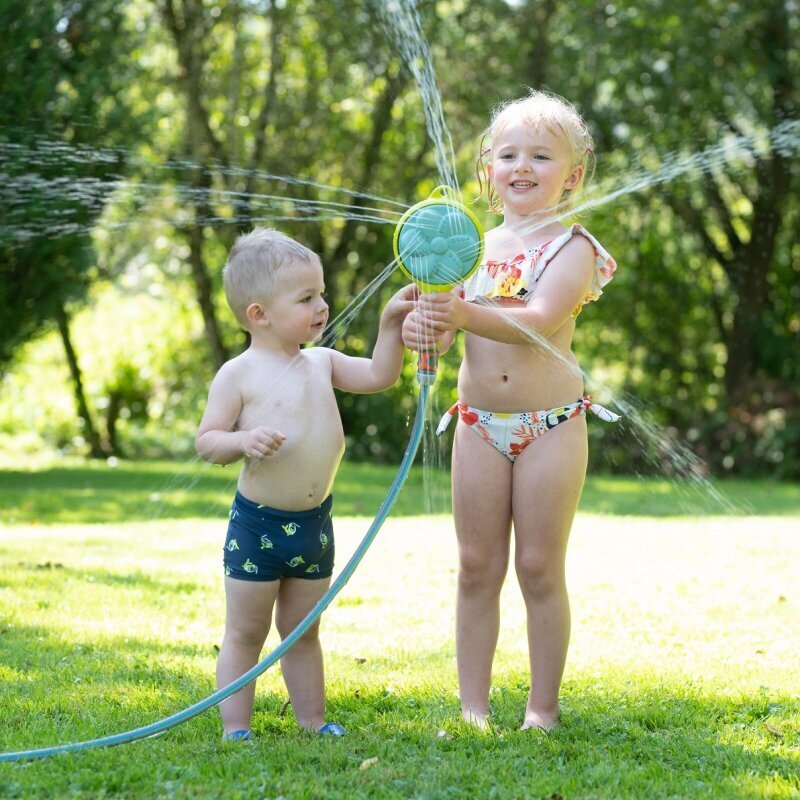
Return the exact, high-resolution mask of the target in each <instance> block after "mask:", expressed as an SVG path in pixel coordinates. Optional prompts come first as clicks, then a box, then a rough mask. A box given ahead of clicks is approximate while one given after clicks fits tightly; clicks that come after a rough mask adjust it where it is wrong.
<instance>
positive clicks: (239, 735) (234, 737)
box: [222, 730, 250, 742]
mask: <svg viewBox="0 0 800 800" xmlns="http://www.w3.org/2000/svg"><path fill="white" fill-rule="evenodd" d="M222 741H223V742H249V741H250V731H248V730H239V731H231V732H230V733H223V734H222Z"/></svg>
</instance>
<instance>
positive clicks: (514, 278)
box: [464, 224, 617, 319]
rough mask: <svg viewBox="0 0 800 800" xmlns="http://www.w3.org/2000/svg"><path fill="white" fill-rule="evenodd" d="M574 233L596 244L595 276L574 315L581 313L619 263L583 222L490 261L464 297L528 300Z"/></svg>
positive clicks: (468, 285)
mask: <svg viewBox="0 0 800 800" xmlns="http://www.w3.org/2000/svg"><path fill="white" fill-rule="evenodd" d="M575 234H580V235H581V236H585V237H586V238H587V239H588V240H589V241H590V242H591V243H592V246H593V247H594V277H593V278H592V285H591V286H590V287H589V291H588V292H587V294H586V296H585V297H584V298H583V300H582V301H581V302H580V304H579V305H578V306H577V307H576V308H575V309H574V310H573V311H572V314H571V316H572V318H573V319H575V317H577V316H578V314H580V313H581V309H582V308H583V306H584V305H585V304H586V303H589V302H591V301H592V300H597V298H598V297H600V295H601V294H603V287H604V286H605V285H606V284H607V283H608V282H609V281H610V280H611V278H612V277H613V276H614V270H616V268H617V264H616V262H615V261H614V259H613V258H612V257H611V256H610V255H609V253H608V251H606V250H605V248H604V247H603V246H602V245H601V244H600V242H598V241H597V239H595V238H594V236H592V234H591V233H589V231H587V230H586V228H584V227H583V226H582V225H578V224H575V225H573V226H572V227H571V228H569V230H567V231H565V232H564V233H563V234H562V235H561V236H558V237H556V238H555V239H551V240H550V241H549V242H545V243H544V244H540V245H537V246H536V247H532V248H531V249H530V250H528V251H527V252H525V253H520V254H519V255H517V256H514V257H513V258H510V259H506V260H505V261H487V262H486V263H484V264H481V265H480V267H478V269H477V271H476V272H475V273H474V275H472V277H470V278H469V279H468V280H467V281H466V282H465V283H464V298H465V299H466V300H468V301H474V300H475V299H476V298H478V297H486V298H490V299H491V298H495V297H502V298H505V299H507V300H512V301H515V302H518V303H527V302H528V300H530V299H531V297H532V296H533V291H534V289H535V288H536V282H537V281H538V280H539V278H541V277H542V273H543V272H544V271H545V269H546V268H547V265H548V264H549V263H550V262H551V261H552V260H553V258H554V257H555V255H556V254H557V253H558V252H559V250H561V248H562V247H563V246H564V245H565V244H566V243H567V242H568V241H569V240H570V239H571V238H572V237H573V236H575Z"/></svg>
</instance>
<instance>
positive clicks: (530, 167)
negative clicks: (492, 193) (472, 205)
mask: <svg viewBox="0 0 800 800" xmlns="http://www.w3.org/2000/svg"><path fill="white" fill-rule="evenodd" d="M487 169H488V173H489V177H490V179H491V180H492V181H493V183H494V186H495V188H496V190H497V193H498V195H499V196H500V199H501V200H502V201H503V204H504V205H505V207H506V211H507V212H511V214H512V215H520V216H528V215H530V214H533V213H536V212H540V211H543V210H545V209H547V208H550V207H551V206H555V205H557V204H558V203H559V202H560V201H561V200H562V199H563V196H564V193H565V192H567V191H569V190H570V189H573V188H574V187H575V186H577V185H578V183H579V182H580V178H581V176H582V174H583V168H582V167H580V166H574V165H573V164H572V162H571V159H570V152H569V148H568V147H567V145H566V143H565V142H564V141H563V139H562V138H561V137H559V136H558V135H556V134H555V133H553V132H552V131H551V130H549V129H548V128H546V127H545V126H543V125H540V126H534V125H532V124H531V123H530V122H529V121H527V120H525V119H522V118H519V119H515V120H512V121H510V122H509V123H508V124H507V125H506V126H505V128H503V130H502V131H501V133H500V135H499V136H498V137H497V140H496V141H495V144H494V147H493V149H492V158H491V161H490V162H489V164H488V165H487Z"/></svg>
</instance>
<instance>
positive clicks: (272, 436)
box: [242, 426, 286, 458]
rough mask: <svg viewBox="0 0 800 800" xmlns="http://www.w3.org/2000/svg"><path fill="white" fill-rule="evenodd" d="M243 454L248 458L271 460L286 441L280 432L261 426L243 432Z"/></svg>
mask: <svg viewBox="0 0 800 800" xmlns="http://www.w3.org/2000/svg"><path fill="white" fill-rule="evenodd" d="M242 435H243V440H242V454H243V455H244V456H246V457H248V458H269V456H271V455H272V454H273V453H275V452H276V451H277V450H278V448H279V447H280V446H281V445H282V444H283V443H284V442H285V441H286V437H285V436H284V435H283V434H282V433H281V432H280V431H273V430H270V429H269V428H264V427H262V426H259V427H258V428H253V429H252V430H250V431H242Z"/></svg>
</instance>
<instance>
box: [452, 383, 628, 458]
mask: <svg viewBox="0 0 800 800" xmlns="http://www.w3.org/2000/svg"><path fill="white" fill-rule="evenodd" d="M456 411H458V415H459V417H461V420H462V422H464V423H465V424H466V425H468V426H469V427H470V428H471V429H472V430H473V431H475V433H477V434H478V436H480V437H481V439H483V440H484V441H486V442H489V444H490V445H492V447H494V448H496V449H497V450H499V451H500V452H501V453H502V454H503V455H504V456H505V457H506V458H507V459H508V460H509V461H514V460H515V459H516V458H517V456H518V455H519V454H520V453H521V452H522V451H523V450H524V449H525V448H526V447H527V446H528V445H529V444H530V443H531V442H532V441H534V439H538V438H539V437H540V436H544V435H545V434H546V433H547V432H548V431H550V430H552V429H553V428H555V427H556V425H560V424H561V423H562V422H567V420H570V419H572V418H573V417H579V416H581V414H586V412H587V411H590V412H591V413H592V414H594V415H595V416H596V417H599V418H600V419H602V420H603V421H604V422H616V421H617V420H619V415H618V414H615V413H614V412H613V411H609V410H608V409H607V408H604V407H603V406H599V405H597V404H596V403H593V402H592V398H591V397H589V396H588V395H587V396H586V397H582V398H581V399H580V400H578V401H577V402H576V403H570V404H569V405H566V406H559V407H557V408H549V409H546V410H544V411H523V412H521V413H518V414H503V413H500V412H497V411H481V410H480V409H479V408H473V407H472V406H466V405H464V404H463V403H456V404H455V405H454V406H453V407H452V408H451V409H449V410H448V411H447V412H446V413H445V414H444V416H443V417H442V419H441V421H440V422H439V427H438V428H437V429H436V434H437V436H441V435H442V434H443V433H444V432H445V430H446V428H447V426H448V425H449V424H450V420H451V419H452V418H453V416H454V415H455V413H456Z"/></svg>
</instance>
